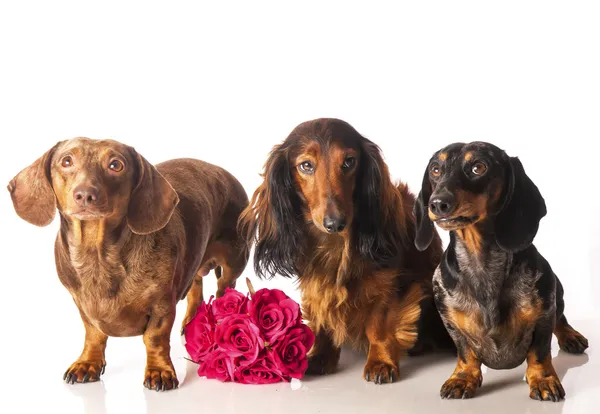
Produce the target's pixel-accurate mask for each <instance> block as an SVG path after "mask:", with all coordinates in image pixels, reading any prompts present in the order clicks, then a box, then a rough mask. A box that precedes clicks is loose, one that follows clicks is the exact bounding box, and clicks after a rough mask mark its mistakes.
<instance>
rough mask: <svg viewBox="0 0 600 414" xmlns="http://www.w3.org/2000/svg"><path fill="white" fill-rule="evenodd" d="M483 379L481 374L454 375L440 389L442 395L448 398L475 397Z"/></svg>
mask: <svg viewBox="0 0 600 414" xmlns="http://www.w3.org/2000/svg"><path fill="white" fill-rule="evenodd" d="M482 381H483V379H482V377H481V376H479V377H473V376H470V375H469V376H464V377H462V378H461V377H458V376H452V377H450V378H449V379H448V380H447V381H446V382H445V383H444V385H442V389H441V390H440V397H442V398H448V399H461V398H462V399H466V398H473V397H474V396H475V392H476V391H477V388H479V387H481V383H482Z"/></svg>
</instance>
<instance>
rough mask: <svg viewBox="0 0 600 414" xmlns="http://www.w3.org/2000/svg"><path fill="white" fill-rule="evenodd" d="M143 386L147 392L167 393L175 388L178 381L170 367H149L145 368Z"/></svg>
mask: <svg viewBox="0 0 600 414" xmlns="http://www.w3.org/2000/svg"><path fill="white" fill-rule="evenodd" d="M144 386H145V387H146V388H148V389H149V390H154V391H168V390H174V389H175V388H177V387H178V386H179V381H178V380H177V376H176V375H175V371H174V370H173V368H171V367H165V368H160V367H149V368H146V376H145V379H144Z"/></svg>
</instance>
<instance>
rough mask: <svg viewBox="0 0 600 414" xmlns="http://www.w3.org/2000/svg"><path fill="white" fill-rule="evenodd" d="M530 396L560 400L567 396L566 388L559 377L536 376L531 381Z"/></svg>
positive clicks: (541, 399) (536, 398) (539, 398)
mask: <svg viewBox="0 0 600 414" xmlns="http://www.w3.org/2000/svg"><path fill="white" fill-rule="evenodd" d="M529 398H531V399H533V400H540V401H554V402H558V401H560V400H562V399H563V398H565V390H564V388H563V386H562V384H561V383H560V380H559V379H558V377H555V376H551V377H545V378H539V379H537V378H536V379H535V380H530V381H529Z"/></svg>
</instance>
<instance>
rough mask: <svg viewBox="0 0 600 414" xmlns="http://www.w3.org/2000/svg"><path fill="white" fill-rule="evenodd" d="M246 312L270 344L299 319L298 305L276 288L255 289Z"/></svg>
mask: <svg viewBox="0 0 600 414" xmlns="http://www.w3.org/2000/svg"><path fill="white" fill-rule="evenodd" d="M248 313H249V314H250V316H251V317H252V320H254V322H255V323H256V324H257V325H258V327H259V328H260V331H261V333H262V335H263V337H264V338H265V341H267V342H269V343H270V344H274V343H275V342H276V341H277V340H278V339H279V338H281V337H282V336H283V335H285V333H286V332H287V330H288V329H289V328H291V327H292V326H294V325H296V323H297V322H298V321H300V320H301V319H300V318H301V313H300V305H298V303H296V302H294V300H292V299H290V298H289V297H288V296H287V295H286V294H285V293H283V292H282V291H281V290H278V289H260V290H259V291H257V292H256V293H255V294H254V295H253V296H252V300H251V301H250V303H249V304H248Z"/></svg>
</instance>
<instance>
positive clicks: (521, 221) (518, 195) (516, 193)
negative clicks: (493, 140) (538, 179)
mask: <svg viewBox="0 0 600 414" xmlns="http://www.w3.org/2000/svg"><path fill="white" fill-rule="evenodd" d="M508 166H509V168H508V172H507V176H508V177H507V180H508V182H507V186H506V189H505V191H504V196H503V200H502V203H503V207H502V209H501V210H500V212H499V213H498V215H497V216H496V220H495V223H494V227H495V233H496V242H497V243H498V245H499V246H500V247H501V248H502V249H503V250H506V251H511V252H518V251H521V250H523V249H525V248H527V247H528V246H529V245H530V244H531V243H532V242H533V239H534V238H535V235H536V234H537V231H538V228H539V224H540V220H541V219H542V218H543V217H544V216H545V215H546V203H545V201H544V198H543V197H542V195H541V194H540V191H539V190H538V188H537V186H536V185H535V184H534V183H533V181H531V179H530V178H529V177H528V176H527V174H526V173H525V169H524V168H523V164H521V161H520V160H519V159H518V158H517V157H510V158H509V160H508Z"/></svg>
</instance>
